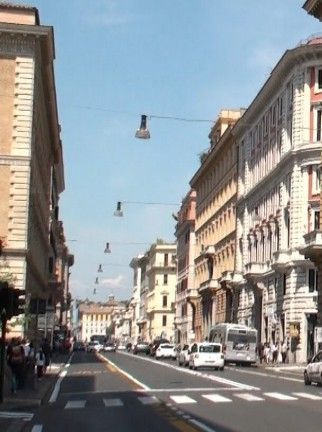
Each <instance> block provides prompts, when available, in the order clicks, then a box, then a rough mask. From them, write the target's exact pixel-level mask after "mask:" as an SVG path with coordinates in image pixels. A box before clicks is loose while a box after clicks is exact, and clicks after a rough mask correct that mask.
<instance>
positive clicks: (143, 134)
mask: <svg viewBox="0 0 322 432" xmlns="http://www.w3.org/2000/svg"><path fill="white" fill-rule="evenodd" d="M146 121H147V116H146V115H145V114H142V115H141V125H140V129H138V130H137V131H136V133H135V138H140V139H150V132H149V129H148V128H147V125H146Z"/></svg>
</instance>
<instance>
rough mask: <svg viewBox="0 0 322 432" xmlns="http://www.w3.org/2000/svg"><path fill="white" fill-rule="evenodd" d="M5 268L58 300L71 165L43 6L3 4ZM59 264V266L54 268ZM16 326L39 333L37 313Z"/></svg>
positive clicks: (8, 275) (0, 74)
mask: <svg viewBox="0 0 322 432" xmlns="http://www.w3.org/2000/svg"><path fill="white" fill-rule="evenodd" d="M0 30H1V31H0V93H1V107H0V129H1V134H0V198H1V199H0V238H1V242H2V256H1V258H0V273H1V277H2V279H3V278H5V279H7V280H9V281H10V282H11V283H12V284H14V286H15V287H16V288H20V289H24V290H26V303H27V305H28V304H29V302H30V299H33V298H42V299H45V300H46V301H47V300H48V302H49V303H50V302H51V301H52V299H53V297H54V296H55V293H56V289H57V278H56V277H53V274H54V270H53V269H54V268H55V259H56V257H57V254H56V246H57V245H56V244H55V239H54V237H53V235H52V226H53V224H58V223H59V222H58V201H59V195H60V193H61V192H62V191H63V190H64V169H63V155H62V144H61V140H60V125H59V122H58V114H57V102H56V92H55V79H54V69H53V63H54V58H55V47H54V36H53V28H52V27H48V26H42V25H41V24H40V20H39V15H38V11H37V9H36V8H32V7H25V6H13V5H10V4H7V3H4V4H1V5H0ZM51 270H52V272H51ZM19 323H20V327H19V325H18V326H12V328H14V329H15V332H16V333H17V332H18V333H20V334H23V333H25V334H26V335H27V336H29V337H30V338H34V337H35V336H36V335H35V334H34V333H35V328H36V323H35V316H33V315H30V314H28V313H26V314H25V316H24V317H21V320H20V321H19Z"/></svg>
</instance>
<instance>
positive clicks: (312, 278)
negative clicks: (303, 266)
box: [308, 269, 318, 292]
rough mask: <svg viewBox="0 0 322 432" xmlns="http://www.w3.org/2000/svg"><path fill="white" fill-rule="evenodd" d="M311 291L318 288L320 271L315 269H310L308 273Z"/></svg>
mask: <svg viewBox="0 0 322 432" xmlns="http://www.w3.org/2000/svg"><path fill="white" fill-rule="evenodd" d="M308 278H309V280H308V285H309V292H314V291H317V289H318V272H317V271H316V270H315V269H309V275H308Z"/></svg>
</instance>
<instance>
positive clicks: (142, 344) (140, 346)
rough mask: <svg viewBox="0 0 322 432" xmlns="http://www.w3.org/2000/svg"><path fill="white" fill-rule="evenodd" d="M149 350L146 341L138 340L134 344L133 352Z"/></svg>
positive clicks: (147, 351) (146, 352)
mask: <svg viewBox="0 0 322 432" xmlns="http://www.w3.org/2000/svg"><path fill="white" fill-rule="evenodd" d="M149 352H150V345H149V344H148V343H147V342H138V343H137V344H136V345H134V348H133V354H139V353H144V354H148V353H149Z"/></svg>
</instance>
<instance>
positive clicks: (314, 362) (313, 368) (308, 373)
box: [304, 351, 322, 385]
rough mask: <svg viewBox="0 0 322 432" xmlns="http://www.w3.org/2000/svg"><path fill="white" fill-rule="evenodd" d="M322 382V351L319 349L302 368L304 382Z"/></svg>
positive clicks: (308, 383) (307, 383) (306, 383)
mask: <svg viewBox="0 0 322 432" xmlns="http://www.w3.org/2000/svg"><path fill="white" fill-rule="evenodd" d="M312 382H314V383H317V384H322V351H319V352H318V353H317V354H316V355H315V356H314V357H313V358H312V359H311V360H310V361H309V363H308V364H307V366H306V368H305V369H304V384H305V385H310V384H311V383H312Z"/></svg>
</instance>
